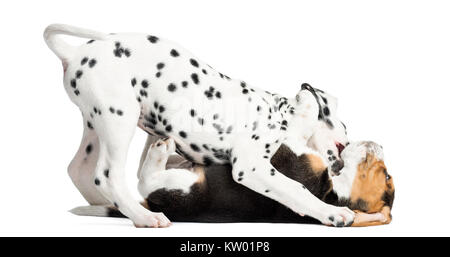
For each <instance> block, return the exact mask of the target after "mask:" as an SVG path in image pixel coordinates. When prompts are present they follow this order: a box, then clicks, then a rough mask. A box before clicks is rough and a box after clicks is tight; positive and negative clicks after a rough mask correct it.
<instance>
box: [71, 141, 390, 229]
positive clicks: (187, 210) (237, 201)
mask: <svg viewBox="0 0 450 257" xmlns="http://www.w3.org/2000/svg"><path fill="white" fill-rule="evenodd" d="M174 149H175V147H174V143H173V140H171V139H166V140H164V141H161V140H160V141H158V142H156V143H154V144H153V145H152V146H151V147H150V149H149V154H148V156H149V159H148V160H147V163H146V164H144V166H143V174H144V175H143V177H141V180H140V183H139V191H140V193H141V195H143V196H144V198H146V202H145V203H144V206H146V207H147V208H150V209H151V210H152V211H156V212H163V213H164V214H165V215H167V217H168V218H169V219H170V220H171V221H178V222H215V223H221V222H274V223H275V222H279V223H309V224H320V222H319V221H317V220H315V219H313V218H311V217H307V216H300V215H298V214H297V213H294V212H293V211H291V210H290V209H288V208H287V207H285V206H283V205H281V204H280V203H278V202H276V201H274V200H271V199H270V198H267V197H265V196H263V195H261V194H258V193H256V192H254V191H252V190H250V189H248V188H246V187H244V186H242V185H240V184H238V183H236V182H235V181H234V180H233V178H232V176H231V173H230V170H231V167H230V166H229V165H212V166H202V165H196V164H192V163H190V162H186V161H183V160H182V159H180V157H179V156H170V154H171V153H173V152H174V151H175V150H174ZM341 158H342V160H343V161H344V163H345V166H344V168H343V170H342V171H341V174H340V175H339V176H330V175H329V172H328V169H327V166H326V165H325V162H324V160H323V159H322V157H321V156H320V155H319V154H317V153H314V152H313V153H303V154H300V155H299V156H298V155H296V154H295V153H294V152H293V151H292V150H291V149H290V148H289V147H288V146H287V145H285V144H283V145H281V147H280V148H279V149H278V150H277V152H276V153H275V155H274V156H273V157H272V159H271V163H272V165H273V166H274V167H275V168H276V169H277V170H279V171H280V172H281V173H283V174H284V175H285V176H287V177H289V178H291V179H293V180H295V181H297V182H300V183H301V184H303V185H304V186H305V187H306V188H307V189H308V190H309V191H310V192H311V193H312V194H314V195H315V196H316V197H318V198H319V199H322V200H323V201H324V202H326V203H329V204H333V205H337V206H347V207H349V208H350V209H352V210H354V211H355V212H356V218H355V220H354V223H353V224H352V226H371V225H381V224H388V223H390V222H391V220H392V216H391V209H392V205H393V201H394V192H395V189H394V184H393V180H392V177H391V176H390V175H389V174H388V172H387V169H386V166H385V164H384V162H383V151H382V148H381V146H379V145H377V144H376V143H374V142H367V141H363V142H354V143H350V144H349V145H347V147H346V148H345V149H344V150H343V151H342V153H341ZM166 168H167V170H166ZM72 213H74V214H77V215H89V216H109V217H124V216H123V215H122V214H121V213H120V212H119V211H118V210H117V209H116V208H114V207H106V206H87V207H78V208H75V209H73V210H72ZM342 225H343V224H342Z"/></svg>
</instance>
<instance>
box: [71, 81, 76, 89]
mask: <svg viewBox="0 0 450 257" xmlns="http://www.w3.org/2000/svg"><path fill="white" fill-rule="evenodd" d="M70 86H71V87H72V88H76V87H77V80H76V79H71V80H70Z"/></svg>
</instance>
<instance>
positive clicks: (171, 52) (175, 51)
mask: <svg viewBox="0 0 450 257" xmlns="http://www.w3.org/2000/svg"><path fill="white" fill-rule="evenodd" d="M170 55H171V56H172V57H178V56H180V54H179V53H178V51H177V50H175V49H172V50H170Z"/></svg>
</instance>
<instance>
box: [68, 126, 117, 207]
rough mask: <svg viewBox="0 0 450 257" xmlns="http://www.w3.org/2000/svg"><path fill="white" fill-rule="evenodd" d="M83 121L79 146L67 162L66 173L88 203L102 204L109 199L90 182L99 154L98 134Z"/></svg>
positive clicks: (92, 179) (93, 176)
mask: <svg viewBox="0 0 450 257" xmlns="http://www.w3.org/2000/svg"><path fill="white" fill-rule="evenodd" d="M86 124H87V122H86V121H84V132H83V138H82V140H81V144H80V147H79V148H78V151H77V153H76V154H75V157H74V158H73V159H72V161H71V162H70V164H69V167H68V173H69V176H70V178H71V179H72V182H73V183H74V184H75V186H76V187H77V189H78V191H80V193H81V195H82V196H83V197H84V199H86V201H87V202H88V203H89V204H90V205H104V204H108V203H109V201H108V199H106V198H105V197H104V196H103V195H102V194H101V193H100V192H99V191H98V189H97V187H96V186H95V185H94V184H93V183H92V181H94V178H95V167H96V165H97V160H98V154H99V142H98V136H97V134H96V133H95V131H94V130H92V129H90V128H88V127H87V125H86Z"/></svg>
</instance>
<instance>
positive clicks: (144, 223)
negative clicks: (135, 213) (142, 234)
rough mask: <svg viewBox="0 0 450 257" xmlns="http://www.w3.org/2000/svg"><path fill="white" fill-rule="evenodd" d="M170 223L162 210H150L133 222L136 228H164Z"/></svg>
mask: <svg viewBox="0 0 450 257" xmlns="http://www.w3.org/2000/svg"><path fill="white" fill-rule="evenodd" d="M170 225H172V223H171V222H170V220H169V219H168V218H167V217H166V215H164V214H163V213H162V212H150V213H149V214H145V215H144V216H143V217H142V218H140V219H138V220H137V221H135V222H134V226H135V227H137V228H166V227H169V226H170Z"/></svg>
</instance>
